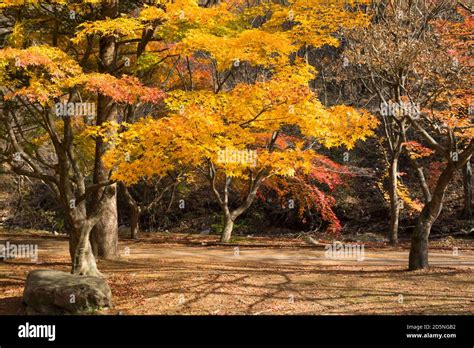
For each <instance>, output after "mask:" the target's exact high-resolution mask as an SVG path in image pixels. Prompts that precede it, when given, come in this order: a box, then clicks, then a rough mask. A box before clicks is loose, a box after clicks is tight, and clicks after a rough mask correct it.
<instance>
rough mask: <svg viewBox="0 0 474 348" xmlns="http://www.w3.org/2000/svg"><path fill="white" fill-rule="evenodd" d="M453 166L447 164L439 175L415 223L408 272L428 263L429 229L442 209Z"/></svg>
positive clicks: (423, 266) (426, 266)
mask: <svg viewBox="0 0 474 348" xmlns="http://www.w3.org/2000/svg"><path fill="white" fill-rule="evenodd" d="M454 172H455V166H453V165H451V164H449V165H448V166H447V167H446V169H445V170H444V171H443V172H442V173H441V175H440V177H439V178H438V181H437V183H436V187H435V189H434V191H433V194H432V195H431V200H430V201H429V202H428V203H427V204H425V206H424V207H423V210H422V211H421V213H420V216H419V217H418V220H417V222H416V226H415V230H414V232H413V235H412V240H411V247H410V255H409V261H408V268H409V270H418V269H425V268H428V267H429V263H428V239H429V236H430V233H431V227H432V226H433V224H434V223H435V221H436V219H437V218H438V216H439V214H440V213H441V210H442V209H443V200H444V195H445V193H446V189H447V188H448V185H449V183H450V181H451V179H452V177H453V175H454Z"/></svg>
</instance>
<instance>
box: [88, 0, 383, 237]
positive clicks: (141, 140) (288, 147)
mask: <svg viewBox="0 0 474 348" xmlns="http://www.w3.org/2000/svg"><path fill="white" fill-rule="evenodd" d="M343 5H344V3H343V2H334V3H331V4H328V3H327V2H325V1H311V3H310V4H308V3H307V2H302V1H295V2H292V3H291V4H290V5H289V6H286V5H280V4H278V3H263V4H260V3H257V2H256V3H255V4H252V3H250V4H249V3H247V2H238V1H236V2H228V3H221V4H219V5H217V8H218V9H219V11H216V7H210V8H206V7H201V8H199V10H197V9H196V12H190V14H189V19H188V12H187V11H184V16H183V17H182V21H184V22H186V21H187V20H189V23H188V27H191V29H189V30H187V31H186V32H185V33H183V34H182V35H180V36H179V37H178V38H176V37H175V36H176V35H175V36H173V37H171V38H170V40H171V42H167V43H162V46H165V47H167V49H166V53H165V54H166V57H168V56H169V55H174V56H177V57H178V58H177V61H176V64H177V65H178V64H179V63H180V61H185V62H186V65H185V69H186V70H184V72H182V73H181V74H178V75H179V76H178V77H179V79H177V80H176V81H174V83H175V84H176V87H175V88H174V89H173V90H172V91H169V92H168V95H167V98H166V100H165V104H166V108H167V114H166V115H165V116H164V117H157V118H152V117H150V118H146V119H143V120H141V121H138V122H136V123H134V124H127V125H126V131H123V132H120V133H117V132H113V134H116V135H117V136H115V137H114V136H112V137H110V136H108V134H109V133H110V129H114V128H117V127H124V126H125V125H124V124H122V125H120V126H119V125H116V124H113V123H110V124H109V125H108V127H104V128H99V129H98V130H97V135H99V136H104V137H105V139H106V140H105V141H109V142H113V143H114V144H115V146H114V147H113V148H112V149H111V150H110V151H109V152H108V153H107V154H106V155H105V156H104V160H105V161H106V162H107V163H108V164H109V167H111V168H115V170H114V173H113V176H112V177H113V178H114V179H116V180H121V181H124V182H125V183H134V182H137V181H138V180H140V179H142V178H152V177H154V176H158V177H160V176H164V175H166V174H167V173H169V171H171V170H173V169H174V168H175V166H176V165H177V164H179V165H185V166H192V167H196V168H198V169H199V170H200V171H201V173H203V174H204V175H206V177H207V178H208V180H209V184H210V187H211V192H212V194H213V195H214V197H215V199H216V201H217V202H218V204H219V206H220V207H221V209H222V212H223V215H224V227H223V232H222V238H221V240H222V241H223V242H228V241H229V240H230V238H231V233H232V229H233V225H234V222H235V220H236V219H237V218H238V217H239V216H240V215H242V214H243V213H244V212H245V211H246V210H247V209H248V208H249V207H250V206H251V204H252V203H253V201H254V199H255V197H256V194H257V191H258V189H259V188H260V187H261V185H262V183H263V182H264V181H265V180H266V179H267V178H269V177H271V176H275V175H277V176H282V177H292V176H294V175H295V173H296V172H297V171H298V170H301V171H302V172H303V173H309V172H311V169H313V170H315V168H312V165H313V164H312V159H313V158H314V156H315V154H314V151H315V150H314V145H315V144H316V143H318V144H322V145H324V146H326V147H335V146H346V147H347V148H352V147H354V146H355V144H356V142H357V140H360V139H365V138H366V137H367V136H369V135H371V134H372V129H373V128H374V126H375V125H376V123H377V122H376V120H375V118H374V117H373V116H371V115H370V114H369V113H368V112H366V111H364V110H356V109H353V108H351V107H347V106H343V105H338V106H333V107H329V108H326V107H324V106H323V105H322V104H321V103H320V102H319V101H318V99H317V96H316V94H315V93H314V91H312V90H311V89H310V87H309V82H310V81H311V80H312V79H314V78H315V76H316V75H315V74H316V72H315V71H314V69H312V67H311V66H310V65H309V64H308V63H307V62H306V61H305V59H304V58H302V57H298V56H297V52H298V51H299V50H300V49H301V48H302V47H303V48H304V49H305V50H308V49H310V47H313V48H314V47H320V46H322V45H337V43H338V41H337V40H336V39H335V38H334V37H333V36H332V35H331V34H332V33H333V32H334V31H336V30H338V29H340V28H341V27H343V26H357V25H364V24H366V22H367V19H366V18H365V16H364V15H363V14H362V13H360V12H358V11H346V10H344V6H343ZM265 16H267V17H268V19H266V20H263V18H264V17H265ZM202 18H206V21H205V23H200V22H199V21H200V20H201V19H202ZM257 20H260V21H261V23H260V24H259V25H257V24H256V23H255V22H256V21H257ZM195 22H198V23H199V24H200V25H199V26H195V27H194V26H193V24H194V23H195ZM288 24H289V25H290V26H289V29H285V25H288ZM168 25H170V26H173V27H174V26H175V25H176V24H175V23H173V22H171V23H169V22H168V21H165V22H164V23H163V24H162V26H161V27H160V31H162V32H165V33H169V32H170V30H168V29H167V26H168ZM295 54H296V55H295ZM145 55H146V56H147V60H148V61H149V62H156V61H158V62H159V61H161V59H163V58H161V59H160V58H158V57H159V56H158V57H156V58H153V57H152V56H153V54H152V53H148V54H146V53H145ZM145 55H144V56H145ZM155 65H156V63H151V66H153V68H151V70H150V69H149V70H148V72H149V73H156V70H155V69H154V66H155ZM143 69H145V70H146V69H147V66H146V65H145V66H144V67H143ZM158 73H159V70H158ZM180 82H181V83H180ZM289 136H291V137H292V140H291V141H286V140H288V139H290V138H289ZM242 183H245V184H246V189H245V190H243V191H244V192H245V194H244V195H243V196H241V199H240V202H237V204H236V206H235V207H232V204H231V200H232V198H231V193H232V191H233V187H232V185H236V186H241V185H242ZM240 192H242V191H240Z"/></svg>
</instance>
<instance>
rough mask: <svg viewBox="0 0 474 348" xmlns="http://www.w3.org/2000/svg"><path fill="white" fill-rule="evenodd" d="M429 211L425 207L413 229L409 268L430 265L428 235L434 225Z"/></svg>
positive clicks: (421, 267) (415, 268) (414, 268)
mask: <svg viewBox="0 0 474 348" xmlns="http://www.w3.org/2000/svg"><path fill="white" fill-rule="evenodd" d="M432 225H433V224H432V222H431V219H430V217H429V215H428V211H427V210H426V211H425V209H423V212H422V213H421V215H420V217H419V218H418V221H417V224H416V227H415V230H414V231H413V235H412V240H411V247H410V257H409V262H408V269H409V270H417V269H425V268H428V267H429V263H428V237H429V235H430V232H431V226H432Z"/></svg>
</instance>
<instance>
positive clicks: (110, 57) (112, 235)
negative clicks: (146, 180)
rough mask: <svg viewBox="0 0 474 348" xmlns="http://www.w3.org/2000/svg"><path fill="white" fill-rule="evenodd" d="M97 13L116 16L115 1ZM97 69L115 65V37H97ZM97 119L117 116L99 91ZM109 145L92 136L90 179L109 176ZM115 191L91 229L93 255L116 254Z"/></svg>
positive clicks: (102, 70)
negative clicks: (92, 172)
mask: <svg viewBox="0 0 474 348" xmlns="http://www.w3.org/2000/svg"><path fill="white" fill-rule="evenodd" d="M101 11H102V12H101V15H102V17H104V18H106V17H108V18H116V17H117V15H118V8H117V4H116V3H106V4H103V5H102V7H101ZM99 58H100V61H99V72H100V73H112V72H113V71H114V70H115V67H116V59H117V43H116V38H115V37H114V36H113V35H111V36H104V37H102V38H100V41H99ZM97 101H98V105H97V122H96V124H97V125H98V126H100V125H101V124H102V123H104V122H107V121H113V120H117V117H118V114H117V107H116V105H115V103H114V102H113V100H112V99H111V98H109V97H105V96H103V95H99V96H98V100H97ZM109 148H110V145H109V144H107V143H104V142H103V140H102V138H100V137H99V138H98V139H97V140H96V149H95V163H94V183H99V182H102V181H107V180H108V178H109V169H108V168H106V167H105V165H104V163H103V161H102V156H103V155H104V153H105V152H106V151H107V150H108V149H109ZM114 188H115V194H114V195H112V196H111V197H108V198H106V204H107V208H106V209H105V211H104V214H103V215H102V216H101V219H100V221H99V222H98V223H97V225H96V226H95V227H94V229H93V230H92V233H91V243H92V250H93V252H94V255H95V256H96V257H101V258H104V259H115V258H117V257H118V217H117V194H116V192H117V190H116V187H115V185H114ZM102 193H103V189H101V190H98V191H97V193H96V194H95V197H93V199H94V203H93V204H92V209H95V208H96V204H97V202H98V201H99V200H100V197H101V195H102Z"/></svg>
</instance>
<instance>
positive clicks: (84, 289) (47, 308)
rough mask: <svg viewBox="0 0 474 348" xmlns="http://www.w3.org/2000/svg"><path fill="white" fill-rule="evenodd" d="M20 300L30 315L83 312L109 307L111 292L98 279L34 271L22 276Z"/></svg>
mask: <svg viewBox="0 0 474 348" xmlns="http://www.w3.org/2000/svg"><path fill="white" fill-rule="evenodd" d="M23 303H24V304H25V305H26V306H27V312H28V313H31V314H83V313H91V312H94V311H96V310H97V309H99V308H102V307H110V306H111V305H112V293H111V291H110V288H109V286H108V285H107V282H106V281H105V280H104V279H102V278H98V277H90V276H79V275H73V274H70V273H66V272H61V271H51V270H35V271H32V272H30V273H29V274H28V277H27V278H26V283H25V290H24V291H23Z"/></svg>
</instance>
